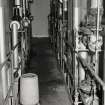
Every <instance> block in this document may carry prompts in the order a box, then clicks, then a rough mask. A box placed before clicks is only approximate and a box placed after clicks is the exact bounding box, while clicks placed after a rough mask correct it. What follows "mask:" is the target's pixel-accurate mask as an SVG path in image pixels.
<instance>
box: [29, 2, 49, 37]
mask: <svg viewBox="0 0 105 105" xmlns="http://www.w3.org/2000/svg"><path fill="white" fill-rule="evenodd" d="M49 4H50V0H34V3H33V4H32V6H31V11H32V15H33V16H34V21H33V23H32V34H33V36H36V37H38V36H39V35H40V36H41V37H44V36H48V18H47V17H48V14H49V11H50V9H49V8H50V7H49V6H50V5H49Z"/></svg>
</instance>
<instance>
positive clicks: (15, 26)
mask: <svg viewBox="0 0 105 105" xmlns="http://www.w3.org/2000/svg"><path fill="white" fill-rule="evenodd" d="M10 27H11V28H12V44H13V46H12V47H15V46H16V45H17V44H18V29H19V28H20V24H19V22H18V21H12V22H11V24H10ZM13 55H14V58H13V60H14V69H17V68H18V47H16V48H15V50H14V53H13Z"/></svg>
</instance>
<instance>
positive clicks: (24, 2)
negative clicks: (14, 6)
mask: <svg viewBox="0 0 105 105" xmlns="http://www.w3.org/2000/svg"><path fill="white" fill-rule="evenodd" d="M22 6H23V14H24V16H25V15H26V0H23V4H22Z"/></svg>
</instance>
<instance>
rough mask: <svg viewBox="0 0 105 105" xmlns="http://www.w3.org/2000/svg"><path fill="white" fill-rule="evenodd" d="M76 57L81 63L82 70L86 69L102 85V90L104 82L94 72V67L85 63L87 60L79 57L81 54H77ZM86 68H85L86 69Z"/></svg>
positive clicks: (104, 85) (104, 87)
mask: <svg viewBox="0 0 105 105" xmlns="http://www.w3.org/2000/svg"><path fill="white" fill-rule="evenodd" d="M78 59H79V60H80V62H81V63H82V65H83V67H84V68H85V69H84V70H88V71H89V72H90V73H91V75H92V76H93V77H94V78H95V80H96V81H97V82H98V83H99V84H100V85H101V86H102V88H103V90H104V91H105V83H104V82H103V81H102V80H101V78H100V77H99V76H98V75H97V74H96V73H95V72H94V69H93V68H92V67H91V66H90V65H88V64H87V62H86V61H85V60H84V59H82V58H81V56H80V55H79V54H78ZM86 68H87V69H86Z"/></svg>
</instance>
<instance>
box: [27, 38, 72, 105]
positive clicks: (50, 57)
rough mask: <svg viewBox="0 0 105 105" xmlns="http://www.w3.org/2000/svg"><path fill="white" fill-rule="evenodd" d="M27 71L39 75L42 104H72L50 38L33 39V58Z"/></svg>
mask: <svg viewBox="0 0 105 105" xmlns="http://www.w3.org/2000/svg"><path fill="white" fill-rule="evenodd" d="M26 72H31V73H36V74H37V75H38V76H39V88H40V89H39V92H40V104H41V105H72V104H71V102H70V100H69V96H68V93H67V90H66V87H65V83H64V80H63V77H62V75H61V73H60V71H59V70H58V67H57V60H56V58H55V55H54V52H53V51H52V50H51V47H50V44H49V39H48V38H40V39H38V38H35V39H32V49H31V60H30V64H29V69H27V70H26Z"/></svg>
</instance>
